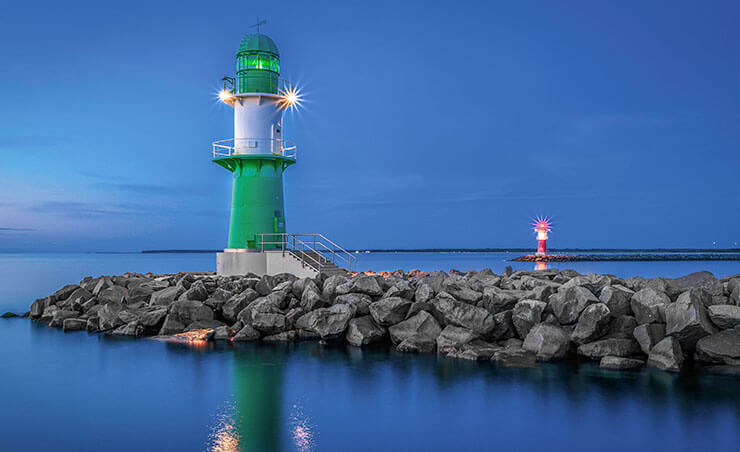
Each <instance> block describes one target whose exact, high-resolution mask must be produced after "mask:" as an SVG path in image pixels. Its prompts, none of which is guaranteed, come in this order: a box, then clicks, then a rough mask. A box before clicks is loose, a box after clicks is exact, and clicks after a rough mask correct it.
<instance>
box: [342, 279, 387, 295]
mask: <svg viewBox="0 0 740 452" xmlns="http://www.w3.org/2000/svg"><path fill="white" fill-rule="evenodd" d="M349 291H350V292H351V293H362V294H365V295H369V296H370V297H380V296H382V295H383V288H382V287H380V284H379V283H378V280H377V279H376V278H375V277H374V276H367V275H360V276H356V277H355V278H353V279H352V285H351V287H350V290H349Z"/></svg>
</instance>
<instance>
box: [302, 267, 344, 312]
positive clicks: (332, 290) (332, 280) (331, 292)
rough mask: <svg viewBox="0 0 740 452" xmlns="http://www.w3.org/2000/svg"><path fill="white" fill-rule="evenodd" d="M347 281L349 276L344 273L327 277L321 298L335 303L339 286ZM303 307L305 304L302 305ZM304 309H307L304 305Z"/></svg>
mask: <svg viewBox="0 0 740 452" xmlns="http://www.w3.org/2000/svg"><path fill="white" fill-rule="evenodd" d="M346 282H347V278H345V277H344V276H342V275H334V276H330V277H328V278H326V280H325V281H324V288H323V290H322V292H321V299H322V300H324V301H325V302H327V303H333V302H334V297H335V296H336V295H337V293H336V289H337V286H339V285H341V284H344V283H346ZM302 307H303V306H302ZM303 309H306V308H305V307H303Z"/></svg>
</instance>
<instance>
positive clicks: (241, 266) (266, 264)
mask: <svg viewBox="0 0 740 452" xmlns="http://www.w3.org/2000/svg"><path fill="white" fill-rule="evenodd" d="M314 267H315V266H311V265H309V264H308V263H306V262H305V261H304V262H301V259H300V258H299V257H298V256H296V255H295V254H293V253H292V252H290V251H253V250H228V251H226V250H225V251H224V252H223V253H216V273H217V274H218V275H219V276H241V275H246V274H249V273H254V274H255V275H257V276H264V275H277V274H279V273H291V274H293V275H296V276H297V277H299V278H314V277H316V276H317V275H318V274H319V269H316V268H314Z"/></svg>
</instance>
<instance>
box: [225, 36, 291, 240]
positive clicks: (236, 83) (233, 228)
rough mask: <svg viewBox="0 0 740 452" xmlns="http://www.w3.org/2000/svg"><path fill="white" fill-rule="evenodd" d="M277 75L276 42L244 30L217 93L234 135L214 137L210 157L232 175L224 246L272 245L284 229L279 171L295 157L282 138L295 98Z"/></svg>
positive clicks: (280, 175)
mask: <svg viewBox="0 0 740 452" xmlns="http://www.w3.org/2000/svg"><path fill="white" fill-rule="evenodd" d="M279 76H280V52H279V51H278V48H277V45H276V44H275V42H274V41H273V40H272V39H270V37H268V36H266V35H264V34H260V33H254V34H249V35H247V36H245V37H244V39H243V40H242V42H241V45H240V46H239V50H238V51H237V53H236V78H233V79H232V78H228V77H225V78H224V80H225V81H226V85H225V88H224V91H222V93H221V99H222V100H223V101H224V102H226V103H227V104H229V105H231V106H232V107H233V108H234V138H233V139H228V140H221V141H216V142H215V143H213V161H214V162H216V163H217V164H219V165H221V166H222V167H224V168H226V169H227V170H229V171H231V173H232V175H233V179H234V181H233V190H232V200H231V221H230V225H229V241H228V246H227V249H226V251H227V252H228V251H250V250H255V251H256V250H264V249H270V248H273V249H274V248H276V247H279V246H280V245H279V244H277V243H275V242H277V241H278V240H276V239H275V238H276V237H279V236H278V234H281V233H285V202H284V198H283V173H284V172H285V169H286V168H287V167H288V166H290V165H292V164H293V163H295V162H296V153H295V150H296V147H295V145H293V144H292V143H290V142H288V141H286V140H284V139H283V112H284V111H285V109H286V108H288V107H290V106H291V105H292V103H293V102H294V100H295V98H294V95H292V94H291V92H292V90H291V89H290V87H289V86H288V85H286V84H284V83H283V85H282V86H281V82H280V79H279ZM261 234H275V235H273V236H270V235H267V236H265V235H261Z"/></svg>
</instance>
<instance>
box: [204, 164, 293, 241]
mask: <svg viewBox="0 0 740 452" xmlns="http://www.w3.org/2000/svg"><path fill="white" fill-rule="evenodd" d="M213 161H214V162H215V163H217V164H219V165H221V166H222V167H224V168H226V169H228V170H229V171H231V172H232V174H233V176H234V185H233V191H232V198H231V221H230V225H229V242H228V248H229V249H242V250H243V249H249V250H262V249H270V248H279V245H277V244H274V243H260V242H259V234H279V233H284V232H285V208H284V200H283V172H284V171H285V169H286V168H287V167H288V166H290V165H292V164H293V163H295V160H294V159H292V158H288V157H283V156H280V155H264V154H254V155H250V154H233V155H230V156H228V157H220V158H215V159H214V160H213Z"/></svg>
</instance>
